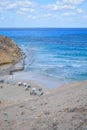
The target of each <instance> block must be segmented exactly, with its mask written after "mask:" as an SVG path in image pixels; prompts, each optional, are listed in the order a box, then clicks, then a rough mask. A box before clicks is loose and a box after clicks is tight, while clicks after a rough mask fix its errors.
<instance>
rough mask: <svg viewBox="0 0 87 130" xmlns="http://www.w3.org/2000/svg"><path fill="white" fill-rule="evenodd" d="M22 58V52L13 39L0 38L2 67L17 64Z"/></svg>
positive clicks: (0, 63) (0, 62)
mask: <svg viewBox="0 0 87 130" xmlns="http://www.w3.org/2000/svg"><path fill="white" fill-rule="evenodd" d="M21 57H22V52H21V50H20V48H19V47H18V46H17V45H16V44H15V43H14V42H13V40H12V39H10V38H8V37H5V36H0V65H3V64H9V63H16V62H17V61H18V60H19V59H20V58H21Z"/></svg>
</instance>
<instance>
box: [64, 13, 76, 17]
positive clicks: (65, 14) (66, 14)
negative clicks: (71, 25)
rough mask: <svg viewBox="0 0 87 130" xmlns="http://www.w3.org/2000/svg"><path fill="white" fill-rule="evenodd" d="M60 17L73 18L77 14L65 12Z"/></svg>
mask: <svg viewBox="0 0 87 130" xmlns="http://www.w3.org/2000/svg"><path fill="white" fill-rule="evenodd" d="M62 15H63V16H75V15H77V13H76V12H65V13H63V14H62Z"/></svg>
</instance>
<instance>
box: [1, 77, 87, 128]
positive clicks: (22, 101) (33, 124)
mask: <svg viewBox="0 0 87 130" xmlns="http://www.w3.org/2000/svg"><path fill="white" fill-rule="evenodd" d="M3 79H4V81H5V82H4V83H1V84H0V85H2V86H3V88H0V130H87V81H83V82H75V83H72V84H68V85H63V86H61V87H58V88H55V89H51V90H49V89H47V88H46V87H44V84H41V83H39V82H35V81H32V80H25V79H24V80H23V79H22V82H27V84H29V85H31V88H33V87H35V88H43V90H44V95H42V96H37V95H30V89H29V90H28V91H26V90H25V89H24V87H23V86H18V84H17V83H18V81H19V80H17V79H15V80H14V81H13V80H12V77H11V76H4V77H3ZM7 79H8V80H9V82H8V83H7V82H6V80H7Z"/></svg>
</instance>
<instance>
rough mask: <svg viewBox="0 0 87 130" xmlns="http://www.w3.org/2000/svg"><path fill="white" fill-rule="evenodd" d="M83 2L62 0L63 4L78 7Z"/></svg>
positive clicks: (80, 0)
mask: <svg viewBox="0 0 87 130" xmlns="http://www.w3.org/2000/svg"><path fill="white" fill-rule="evenodd" d="M83 1H84V0H63V3H67V4H73V5H78V4H82V3H83Z"/></svg>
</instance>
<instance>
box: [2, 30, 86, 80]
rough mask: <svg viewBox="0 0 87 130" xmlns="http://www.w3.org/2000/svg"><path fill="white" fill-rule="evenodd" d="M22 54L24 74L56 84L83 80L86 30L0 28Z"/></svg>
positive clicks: (84, 76)
mask: <svg viewBox="0 0 87 130" xmlns="http://www.w3.org/2000/svg"><path fill="white" fill-rule="evenodd" d="M0 35H5V36H8V37H10V38H12V39H13V40H14V41H15V42H16V43H17V44H18V45H19V46H20V48H21V49H22V50H23V51H24V52H25V54H26V56H27V57H26V59H25V64H26V65H25V70H24V71H25V72H26V71H27V72H32V73H35V74H39V75H43V76H45V77H51V78H52V79H56V80H58V81H61V82H63V81H67V82H71V81H81V80H86V79H87V29H80V28H78V29H74V28H73V29H72V28H70V29H67V28H62V29H61V28H60V29H57V28H52V29H50V28H44V29H41V28H40V29H39V28H36V29H34V28H30V29H0Z"/></svg>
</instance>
